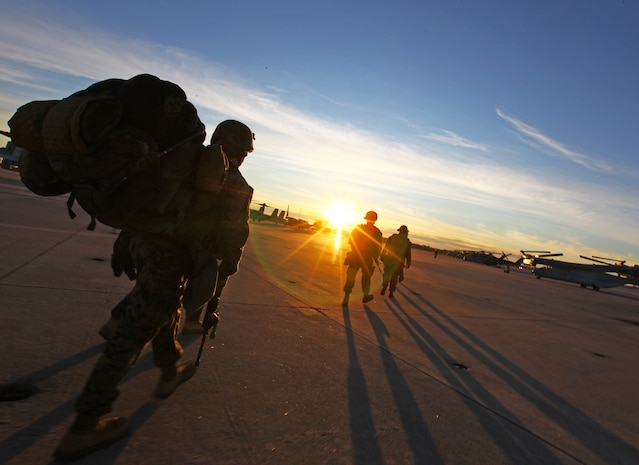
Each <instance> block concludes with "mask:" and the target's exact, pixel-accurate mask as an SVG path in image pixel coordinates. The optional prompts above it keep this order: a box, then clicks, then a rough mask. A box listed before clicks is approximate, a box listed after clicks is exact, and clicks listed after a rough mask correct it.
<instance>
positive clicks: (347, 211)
mask: <svg viewBox="0 0 639 465" xmlns="http://www.w3.org/2000/svg"><path fill="white" fill-rule="evenodd" d="M324 215H325V216H326V218H327V219H328V222H329V224H330V225H331V226H333V228H334V229H335V250H337V249H339V248H340V246H341V239H342V231H343V229H344V228H346V227H347V226H350V225H351V224H353V223H354V221H355V220H356V218H357V214H356V213H355V211H354V210H353V206H352V205H351V204H350V203H349V202H346V201H344V200H337V201H335V202H333V203H332V204H331V205H329V206H327V207H325V208H324Z"/></svg>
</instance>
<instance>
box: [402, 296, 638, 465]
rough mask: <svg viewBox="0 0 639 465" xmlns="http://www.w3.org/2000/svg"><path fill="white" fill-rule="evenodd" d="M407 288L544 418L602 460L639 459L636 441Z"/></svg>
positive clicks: (422, 311) (418, 306) (631, 461)
mask: <svg viewBox="0 0 639 465" xmlns="http://www.w3.org/2000/svg"><path fill="white" fill-rule="evenodd" d="M407 289H408V290H409V291H410V292H411V293H412V294H414V295H416V296H417V299H418V300H419V301H420V302H421V303H422V304H423V305H425V306H427V307H428V308H430V309H432V310H433V311H434V312H435V313H436V314H437V315H439V316H440V317H441V318H442V319H443V320H445V321H446V322H448V323H449V324H450V325H451V326H452V327H454V328H455V330H456V331H457V332H458V333H459V334H455V333H453V332H452V331H451V330H450V329H448V328H447V327H445V326H444V325H443V324H441V322H439V321H438V320H436V319H435V318H433V317H432V316H431V315H429V314H428V313H427V312H425V311H424V310H423V308H422V305H419V304H417V303H416V302H415V301H413V300H412V299H410V297H409V296H408V295H407V294H405V293H404V295H405V297H406V298H407V300H408V301H410V302H411V304H412V305H413V306H414V307H415V308H416V309H417V310H418V311H419V312H420V313H422V314H423V315H424V316H425V317H426V318H428V319H429V320H430V321H432V322H433V323H434V324H436V325H438V327H439V328H440V329H441V330H442V331H444V332H446V333H447V334H448V335H449V336H450V337H451V338H454V339H455V340H456V341H457V342H458V343H459V344H460V346H462V347H464V348H465V349H466V350H468V351H469V352H471V353H473V354H474V355H475V356H476V357H477V359H478V360H479V361H480V362H481V363H482V364H484V365H485V366H486V367H487V368H489V369H491V370H492V371H493V372H494V373H495V374H496V375H498V376H499V377H501V378H502V379H503V380H504V381H505V382H506V383H508V384H509V385H510V386H511V387H512V388H513V389H514V390H516V391H517V392H518V393H519V394H520V395H521V396H523V397H526V398H527V399H528V401H529V402H530V403H531V404H533V405H535V407H537V409H539V410H540V411H541V412H542V413H543V414H544V415H546V417H547V418H549V419H550V420H552V421H553V422H555V423H556V424H557V425H558V426H559V427H561V428H562V429H564V430H565V431H567V432H568V433H569V434H570V435H571V436H572V437H573V438H574V439H575V440H576V441H578V442H579V443H580V444H581V445H582V446H584V447H585V448H586V449H587V450H590V451H591V452H592V453H593V454H595V455H596V456H598V457H600V458H601V459H602V460H603V461H604V462H605V463H616V462H618V461H619V460H620V459H621V458H623V460H627V461H628V462H624V463H639V449H637V447H636V446H635V445H632V444H629V443H628V442H626V441H625V440H624V439H622V438H620V437H618V436H617V435H616V434H614V433H613V432H611V431H610V430H608V429H607V428H605V427H604V426H602V425H601V424H600V423H599V422H597V421H596V420H594V419H592V418H591V417H589V416H588V415H587V414H585V413H584V412H583V411H581V410H579V409H578V408H576V407H575V406H574V405H572V404H571V403H570V402H568V401H567V400H566V399H564V398H562V397H561V396H559V395H558V394H557V393H556V392H554V391H552V390H551V389H549V388H548V387H547V386H546V385H544V384H543V383H541V382H539V381H538V380H537V379H535V378H533V377H532V376H530V375H529V374H528V373H526V372H525V371H523V370H522V369H521V368H520V367H519V366H518V365H516V364H514V363H513V362H512V361H510V360H509V359H507V358H506V357H504V356H503V355H502V354H501V353H499V352H498V351H496V350H495V349H493V348H492V347H490V346H489V345H487V344H486V343H485V342H483V341H482V340H480V339H479V338H477V336H475V335H474V334H473V333H472V332H470V331H468V330H467V329H466V328H464V327H463V326H462V325H460V324H459V323H458V322H456V321H455V320H453V319H452V318H451V317H449V316H448V315H446V314H445V313H444V312H443V311H442V310H440V309H439V308H437V307H436V306H435V305H433V304H432V303H431V302H429V301H428V300H427V299H426V298H424V297H423V296H422V295H420V294H419V293H417V292H415V291H413V290H412V289H410V288H408V287H407ZM460 335H463V336H464V338H466V339H467V340H468V341H469V342H466V341H465V340H464V338H462V337H460ZM479 349H481V350H479ZM482 351H483V352H484V353H485V354H487V355H484V353H482ZM602 438H606V441H605V442H606V443H607V444H606V446H605V447H600V446H598V445H599V444H601V443H602Z"/></svg>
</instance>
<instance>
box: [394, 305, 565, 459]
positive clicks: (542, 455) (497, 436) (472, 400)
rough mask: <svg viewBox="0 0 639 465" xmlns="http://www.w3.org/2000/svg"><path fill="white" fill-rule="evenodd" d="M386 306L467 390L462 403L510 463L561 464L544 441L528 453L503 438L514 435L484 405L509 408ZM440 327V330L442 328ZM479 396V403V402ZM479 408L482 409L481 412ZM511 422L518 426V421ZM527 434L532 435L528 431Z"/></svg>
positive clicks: (421, 331)
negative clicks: (529, 459)
mask: <svg viewBox="0 0 639 465" xmlns="http://www.w3.org/2000/svg"><path fill="white" fill-rule="evenodd" d="M406 300H408V301H409V303H411V305H413V306H415V307H416V304H415V303H414V302H413V301H411V299H410V298H408V297H407V298H406ZM386 305H387V307H388V308H389V309H390V311H391V313H393V314H394V315H395V317H396V318H397V320H398V321H399V322H400V323H401V325H402V326H403V327H404V328H405V329H406V331H407V332H408V333H409V334H410V335H411V337H412V338H413V340H414V341H415V343H416V344H417V346H418V347H419V348H420V349H421V350H422V352H423V353H424V354H425V355H426V356H427V357H428V358H429V359H430V361H431V363H432V364H433V365H434V366H435V367H436V368H437V370H438V371H439V372H440V373H441V374H442V375H443V376H444V378H445V379H446V380H447V381H448V382H449V384H450V385H451V386H453V387H455V386H459V384H460V383H461V384H463V385H465V386H466V387H467V389H468V391H467V392H463V391H460V390H459V388H456V389H455V390H456V391H457V392H459V393H460V394H462V396H461V400H462V401H463V402H464V404H465V405H466V406H467V407H468V410H469V411H470V412H472V413H473V415H474V416H475V418H476V419H477V421H478V422H479V423H480V424H481V425H482V426H483V428H484V430H485V431H486V432H487V433H488V434H489V435H490V436H491V437H492V438H493V443H494V444H496V445H498V446H499V448H500V449H501V450H502V452H503V453H504V454H505V455H506V456H507V457H508V458H509V461H510V462H511V463H520V462H521V461H522V459H523V458H524V457H527V456H528V457H535V458H536V460H538V461H539V462H540V463H545V464H549V465H551V464H560V463H561V461H560V460H559V459H557V457H555V455H554V454H553V452H552V451H551V450H550V449H549V448H548V447H546V446H545V445H543V442H542V443H541V444H540V445H539V446H537V447H535V448H534V449H530V448H528V450H527V449H526V448H525V446H524V444H525V442H523V441H519V440H512V441H504V438H505V437H507V436H508V435H511V434H512V433H511V432H509V431H508V430H507V429H506V428H505V425H504V422H503V418H499V419H498V418H496V417H495V415H493V414H492V413H490V412H486V411H485V405H491V406H496V405H499V406H500V408H501V409H502V410H503V411H508V409H507V408H506V407H505V406H504V405H503V404H502V403H501V402H500V401H499V400H498V399H497V398H495V397H494V396H493V395H492V394H490V392H489V391H487V390H486V389H485V388H484V387H483V386H482V385H481V384H480V383H479V382H477V380H475V379H474V378H473V377H472V376H471V375H470V374H469V373H468V372H466V371H463V370H458V369H456V368H453V365H452V357H448V353H447V351H446V350H445V349H444V348H443V347H442V346H441V345H440V344H439V343H438V342H437V341H436V339H435V338H433V337H432V336H431V335H430V334H429V333H428V332H427V331H426V330H425V329H424V328H423V327H422V326H421V325H420V324H419V323H418V322H417V321H415V320H414V319H413V318H411V317H410V315H409V314H408V313H407V312H406V311H405V310H404V309H403V307H402V306H401V305H400V304H399V303H397V301H394V302H393V304H392V305H391V304H390V303H388V302H386ZM416 308H417V307H416ZM400 313H401V314H400ZM402 315H403V316H402ZM433 321H434V320H433ZM436 324H437V323H436ZM437 325H438V326H440V327H441V325H439V324H437ZM413 328H414V329H413ZM446 358H448V360H446ZM477 397H478V398H479V399H480V400H476V398H477ZM478 407H481V410H479V409H478ZM509 414H510V415H511V417H512V418H513V419H514V418H516V417H515V415H514V414H513V413H512V412H509ZM500 420H501V421H500ZM510 423H511V424H514V425H516V426H519V425H518V423H517V422H515V421H511V422H510ZM522 430H523V429H522ZM527 434H529V433H528V432H527Z"/></svg>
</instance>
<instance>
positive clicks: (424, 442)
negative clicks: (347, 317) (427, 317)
mask: <svg viewBox="0 0 639 465" xmlns="http://www.w3.org/2000/svg"><path fill="white" fill-rule="evenodd" d="M364 310H365V311H366V315H367V316H368V319H369V321H370V322H371V326H372V328H373V331H374V332H375V337H376V338H377V344H378V347H379V349H380V351H379V352H380V356H381V358H382V364H383V365H384V370H385V371H386V377H387V379H388V384H389V386H390V389H391V392H392V394H393V399H394V401H395V405H396V406H397V411H398V413H399V417H400V420H401V422H402V426H403V428H404V434H405V435H406V439H407V441H408V445H409V447H410V450H411V453H412V455H413V462H414V463H417V464H422V463H424V464H426V463H427V464H430V465H437V464H443V463H444V462H443V460H442V457H441V455H440V454H439V452H438V450H437V446H436V445H435V443H434V442H433V438H432V436H431V434H430V431H429V429H428V425H427V424H426V421H425V420H424V417H423V416H422V414H421V412H420V410H419V404H418V403H417V401H416V400H415V397H414V396H413V393H412V391H411V389H410V387H409V386H408V383H407V382H406V379H405V378H404V376H403V375H402V372H401V370H400V369H399V366H398V365H397V363H396V362H395V358H394V357H393V355H392V353H391V351H390V349H389V347H388V344H387V343H386V336H388V334H389V333H388V329H387V328H386V326H385V325H384V323H383V321H382V320H381V319H380V318H379V317H378V316H377V315H376V314H375V313H374V312H373V311H371V309H370V308H369V307H368V306H367V305H364Z"/></svg>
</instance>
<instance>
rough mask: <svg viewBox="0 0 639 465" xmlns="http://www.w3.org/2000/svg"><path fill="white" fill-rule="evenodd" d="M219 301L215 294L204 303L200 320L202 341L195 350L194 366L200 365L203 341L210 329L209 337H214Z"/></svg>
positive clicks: (218, 319)
mask: <svg viewBox="0 0 639 465" xmlns="http://www.w3.org/2000/svg"><path fill="white" fill-rule="evenodd" d="M219 302H220V298H219V297H218V296H217V295H216V296H214V297H213V298H212V299H211V300H209V303H208V304H206V310H205V312H204V319H203V321H202V342H201V343H200V350H198V352H197V358H196V359H195V366H199V365H200V358H202V350H203V349H204V343H205V342H206V335H207V334H208V333H209V329H210V330H211V336H210V337H211V339H213V338H214V337H215V331H216V330H217V324H218V322H219V321H220V316H219V314H218V313H217V306H218V304H219Z"/></svg>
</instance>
